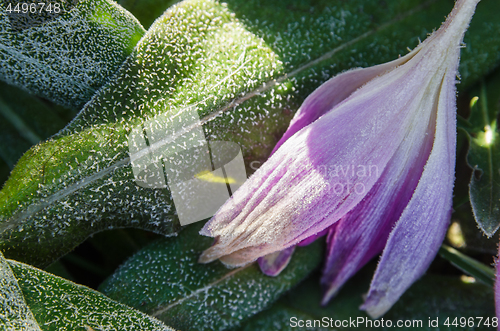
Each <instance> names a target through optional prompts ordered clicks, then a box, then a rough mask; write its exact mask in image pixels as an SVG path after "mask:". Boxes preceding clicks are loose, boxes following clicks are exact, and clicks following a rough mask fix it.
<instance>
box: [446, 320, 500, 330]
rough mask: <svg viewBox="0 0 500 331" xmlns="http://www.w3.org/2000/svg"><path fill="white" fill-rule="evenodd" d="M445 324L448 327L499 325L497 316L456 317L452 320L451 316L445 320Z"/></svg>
mask: <svg viewBox="0 0 500 331" xmlns="http://www.w3.org/2000/svg"><path fill="white" fill-rule="evenodd" d="M444 325H445V326H447V327H451V326H454V327H461V328H464V327H480V326H486V327H493V328H496V327H497V326H498V318H497V317H492V318H490V317H486V318H484V317H455V318H454V319H453V320H451V319H450V318H449V317H448V318H447V319H446V321H444Z"/></svg>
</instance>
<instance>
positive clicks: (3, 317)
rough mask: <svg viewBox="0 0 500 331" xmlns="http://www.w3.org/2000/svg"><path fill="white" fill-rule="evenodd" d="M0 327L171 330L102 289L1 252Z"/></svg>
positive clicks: (15, 328)
mask: <svg viewBox="0 0 500 331" xmlns="http://www.w3.org/2000/svg"><path fill="white" fill-rule="evenodd" d="M0 329H2V330H16V331H21V330H26V331H35V330H54V331H56V330H75V331H76V330H81V331H88V330H102V331H105V330H107V331H111V330H120V331H121V330H124V331H125V330H129V331H146V330H150V331H160V330H164V331H169V330H170V331H173V329H172V328H170V327H168V326H166V325H165V324H163V323H162V322H160V321H158V320H157V319H155V318H153V317H150V316H148V315H145V314H143V313H141V312H139V311H137V310H134V309H132V308H129V307H127V306H125V305H123V304H121V303H118V302H115V301H113V300H111V299H109V298H107V297H105V296H104V295H102V294H101V293H99V292H97V291H94V290H92V289H89V288H87V287H85V286H82V285H77V284H75V283H72V282H70V281H68V280H66V279H63V278H60V277H57V276H54V275H51V274H49V273H47V272H45V271H42V270H39V269H36V268H33V267H31V266H29V265H26V264H23V263H20V262H16V261H12V260H8V261H7V260H5V259H4V257H3V256H2V255H1V254H0Z"/></svg>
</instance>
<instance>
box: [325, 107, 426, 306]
mask: <svg viewBox="0 0 500 331" xmlns="http://www.w3.org/2000/svg"><path fill="white" fill-rule="evenodd" d="M417 124H418V125H415V126H414V127H413V128H412V130H411V132H409V133H408V137H407V138H406V139H405V140H404V141H403V143H402V144H401V146H400V147H399V148H398V150H397V152H396V154H395V155H394V157H393V159H392V160H391V161H390V162H389V164H388V166H387V168H386V169H385V171H384V173H383V174H382V176H381V177H380V179H379V181H378V182H377V184H376V185H375V186H374V187H373V188H372V190H371V191H370V192H369V193H368V195H367V196H366V197H365V198H364V200H363V201H362V202H361V203H359V204H358V205H357V206H356V207H355V208H354V209H353V210H352V211H351V212H349V213H348V214H347V215H346V216H345V217H344V218H343V219H342V220H340V221H339V222H337V229H336V231H335V232H333V233H330V234H329V235H328V237H327V259H326V262H325V268H324V271H323V276H322V279H321V283H322V284H323V287H324V288H325V295H324V297H323V301H322V303H323V304H326V303H328V301H329V300H330V299H331V298H332V297H333V296H334V295H335V294H336V293H337V291H338V290H339V289H340V287H341V286H342V285H343V284H344V283H345V282H346V281H347V280H348V279H349V278H350V277H351V276H352V275H353V274H354V273H356V272H357V271H358V270H359V269H361V267H363V266H364V265H365V264H366V263H367V262H368V261H369V260H371V259H372V258H373V257H374V256H375V255H377V254H379V253H380V252H381V251H382V249H383V248H384V246H385V243H386V241H387V238H388V236H389V233H390V231H391V229H392V228H393V226H394V224H395V223H396V221H397V220H398V219H399V217H400V216H401V213H402V212H403V210H404V208H405V207H406V205H407V204H408V202H409V201H410V199H411V196H412V194H413V192H414V190H415V188H416V187H417V184H418V180H419V179H420V175H419V174H422V172H423V168H424V165H425V163H426V162H427V159H428V157H429V154H430V151H431V148H432V142H433V138H434V130H435V117H433V116H431V117H430V118H428V119H427V120H426V119H425V118H422V119H420V120H419V121H418V123H417Z"/></svg>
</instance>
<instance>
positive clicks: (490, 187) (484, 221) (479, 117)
mask: <svg viewBox="0 0 500 331" xmlns="http://www.w3.org/2000/svg"><path fill="white" fill-rule="evenodd" d="M471 95H473V96H474V97H473V99H472V100H471V113H470V114H471V115H470V118H469V122H470V123H471V127H470V128H467V129H466V131H467V132H468V134H469V152H468V154H467V163H468V164H469V166H470V167H471V168H472V169H473V170H474V171H473V174H472V177H471V180H470V185H469V195H470V202H471V205H472V210H473V212H474V217H475V219H476V222H477V224H478V225H479V227H480V228H481V230H483V232H484V233H485V234H486V235H487V236H488V237H491V236H492V235H493V234H494V233H495V232H496V231H497V230H498V228H499V227H500V139H499V137H500V136H499V131H498V116H499V114H500V72H496V73H495V74H494V75H492V76H490V78H488V79H487V80H486V81H483V82H482V83H481V84H480V87H479V88H476V89H474V90H472V91H471Z"/></svg>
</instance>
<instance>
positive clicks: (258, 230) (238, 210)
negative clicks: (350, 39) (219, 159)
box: [200, 53, 433, 266]
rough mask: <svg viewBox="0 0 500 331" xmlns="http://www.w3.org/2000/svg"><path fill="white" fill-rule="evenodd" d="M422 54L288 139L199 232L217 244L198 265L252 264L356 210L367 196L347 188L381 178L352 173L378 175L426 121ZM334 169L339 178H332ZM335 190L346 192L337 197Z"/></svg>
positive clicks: (369, 85) (426, 106)
mask: <svg viewBox="0 0 500 331" xmlns="http://www.w3.org/2000/svg"><path fill="white" fill-rule="evenodd" d="M417 54H420V53H417ZM424 56H425V54H423V55H418V56H414V57H413V58H412V59H411V60H410V61H408V62H407V63H405V64H404V65H402V66H400V67H398V69H395V70H392V71H390V72H388V73H386V74H384V75H382V76H379V77H377V78H375V79H373V80H371V81H370V82H369V83H367V84H366V85H364V86H363V87H361V88H360V89H358V90H357V91H356V92H354V93H353V94H352V95H351V96H350V97H349V98H347V99H346V100H344V101H343V102H341V103H340V104H338V105H337V107H336V108H334V109H333V110H332V111H331V112H328V113H327V114H325V115H324V116H322V117H320V119H318V120H317V121H315V122H314V123H312V124H310V125H309V126H307V127H305V128H304V129H302V130H300V131H299V132H297V133H296V134H295V135H293V136H292V137H291V138H290V139H288V140H287V141H286V142H285V143H284V144H283V145H282V147H281V148H280V149H278V150H277V151H276V153H275V154H274V155H273V156H272V157H271V158H270V159H269V160H268V161H267V162H266V163H264V165H263V166H262V167H261V168H260V169H259V170H257V172H256V173H255V174H254V175H253V176H252V177H251V178H249V179H248V180H247V181H246V182H245V184H244V185H243V186H242V187H241V188H240V189H239V190H238V191H236V192H235V194H234V195H233V196H232V197H231V199H229V200H228V201H227V202H226V204H224V205H223V206H222V207H221V209H220V210H219V211H218V212H217V214H216V215H215V216H214V217H213V218H212V219H211V220H210V221H209V222H208V223H207V224H206V225H205V227H204V228H203V229H202V230H201V232H200V233H201V234H203V235H207V236H212V237H215V238H216V244H215V245H214V246H212V247H210V248H209V249H207V250H206V251H205V252H204V253H203V254H202V256H201V257H200V262H209V261H212V260H215V259H218V258H221V261H223V262H224V263H226V264H229V265H235V266H236V265H243V264H246V263H249V262H252V261H255V260H256V259H257V258H259V257H261V256H264V255H267V254H269V253H272V252H275V251H278V250H282V249H285V248H287V247H290V246H292V245H295V244H297V243H299V242H300V241H302V240H304V239H306V238H308V237H310V236H311V235H314V234H316V233H318V232H320V231H322V230H324V229H326V228H327V227H329V226H330V225H332V224H333V223H335V222H336V221H337V220H338V219H339V218H340V217H342V216H344V215H345V214H346V213H347V212H349V211H350V210H351V209H352V208H353V207H354V206H356V205H357V204H358V203H359V202H360V201H361V200H362V199H363V197H364V194H356V193H355V192H354V191H353V190H352V188H353V187H356V185H358V184H359V185H362V186H363V187H364V188H365V191H366V192H368V191H369V190H370V189H371V187H372V186H373V185H374V184H375V183H376V182H377V180H378V177H377V176H368V177H360V176H359V175H358V174H357V173H356V171H354V167H355V166H357V165H364V166H373V167H374V168H376V169H378V170H379V171H377V174H378V176H380V174H379V172H380V173H382V171H383V169H384V168H385V167H386V164H387V163H388V162H389V160H390V159H391V158H392V157H393V155H394V153H395V151H396V149H397V148H398V147H399V145H400V144H401V142H402V141H403V140H404V139H405V136H406V134H407V132H409V130H410V128H411V127H412V126H414V125H415V123H416V122H418V119H419V118H420V117H422V116H424V117H425V116H426V114H425V113H424V112H423V111H422V110H424V111H426V110H427V111H430V110H431V109H432V107H429V106H428V105H426V104H425V102H426V101H425V100H426V99H427V98H424V96H425V95H426V94H427V93H428V91H427V90H426V89H425V88H422V86H423V87H425V86H428V85H429V80H431V79H432V78H433V76H432V77H429V75H428V74H427V72H428V70H429V68H426V67H425V65H427V62H425V61H421V59H422V57H424ZM421 65H424V68H420V66H421ZM427 116H428V114H427ZM345 137H352V139H346V138H345ZM339 138H340V139H339ZM339 166H340V167H341V170H342V172H343V176H331V174H330V173H329V172H330V171H331V170H332V169H334V168H335V169H337V167H339ZM346 169H348V170H349V171H344V170H346ZM325 170H326V173H325ZM351 170H352V171H351ZM339 185H340V186H341V187H347V188H349V186H350V187H351V190H349V189H346V190H344V189H342V192H340V193H339V192H338V190H336V189H335V188H337V187H339ZM326 202H327V203H326Z"/></svg>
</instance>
